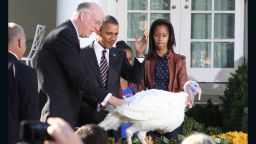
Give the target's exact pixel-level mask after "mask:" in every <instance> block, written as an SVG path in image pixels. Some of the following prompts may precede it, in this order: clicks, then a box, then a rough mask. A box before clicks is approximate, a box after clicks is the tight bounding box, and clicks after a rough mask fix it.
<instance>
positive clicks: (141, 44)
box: [134, 31, 149, 57]
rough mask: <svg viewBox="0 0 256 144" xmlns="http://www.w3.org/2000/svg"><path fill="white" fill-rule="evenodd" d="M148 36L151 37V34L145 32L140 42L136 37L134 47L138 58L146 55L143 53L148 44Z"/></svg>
mask: <svg viewBox="0 0 256 144" xmlns="http://www.w3.org/2000/svg"><path fill="white" fill-rule="evenodd" d="M148 36H149V33H148V32H147V31H144V33H143V36H142V38H141V39H140V40H138V38H137V36H135V42H134V47H135V50H136V56H137V57H143V55H144V53H143V52H144V50H145V48H146V47H147V44H148Z"/></svg>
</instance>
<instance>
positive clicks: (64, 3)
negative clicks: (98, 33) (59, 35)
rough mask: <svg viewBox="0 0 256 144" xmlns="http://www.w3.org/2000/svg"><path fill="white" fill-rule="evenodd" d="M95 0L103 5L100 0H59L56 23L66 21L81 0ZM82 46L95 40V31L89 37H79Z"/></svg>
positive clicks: (82, 0) (94, 0) (83, 0)
mask: <svg viewBox="0 0 256 144" xmlns="http://www.w3.org/2000/svg"><path fill="white" fill-rule="evenodd" d="M85 1H93V2H96V3H98V4H99V5H100V6H102V4H101V1H100V0H57V15H56V24H57V25H60V24H61V23H63V22H64V21H66V20H68V19H69V18H70V17H71V16H72V14H73V12H74V11H75V10H76V8H77V6H78V4H79V3H81V2H85ZM79 39H80V46H81V47H84V46H86V45H89V44H90V43H91V42H92V41H93V40H95V33H93V34H92V35H91V36H90V37H89V38H79Z"/></svg>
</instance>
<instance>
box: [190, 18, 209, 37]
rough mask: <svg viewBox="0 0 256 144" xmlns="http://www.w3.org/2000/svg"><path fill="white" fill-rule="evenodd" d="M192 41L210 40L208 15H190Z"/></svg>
mask: <svg viewBox="0 0 256 144" xmlns="http://www.w3.org/2000/svg"><path fill="white" fill-rule="evenodd" d="M191 24H192V25H191V38H192V39H210V38H211V15H210V14H192V21H191Z"/></svg>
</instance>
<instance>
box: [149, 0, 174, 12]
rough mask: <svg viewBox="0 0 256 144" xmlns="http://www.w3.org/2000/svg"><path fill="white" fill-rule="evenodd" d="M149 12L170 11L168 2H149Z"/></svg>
mask: <svg viewBox="0 0 256 144" xmlns="http://www.w3.org/2000/svg"><path fill="white" fill-rule="evenodd" d="M150 9H151V10H170V0H151V1H150Z"/></svg>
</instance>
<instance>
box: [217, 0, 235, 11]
mask: <svg viewBox="0 0 256 144" xmlns="http://www.w3.org/2000/svg"><path fill="white" fill-rule="evenodd" d="M215 10H235V1H234V0H215Z"/></svg>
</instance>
